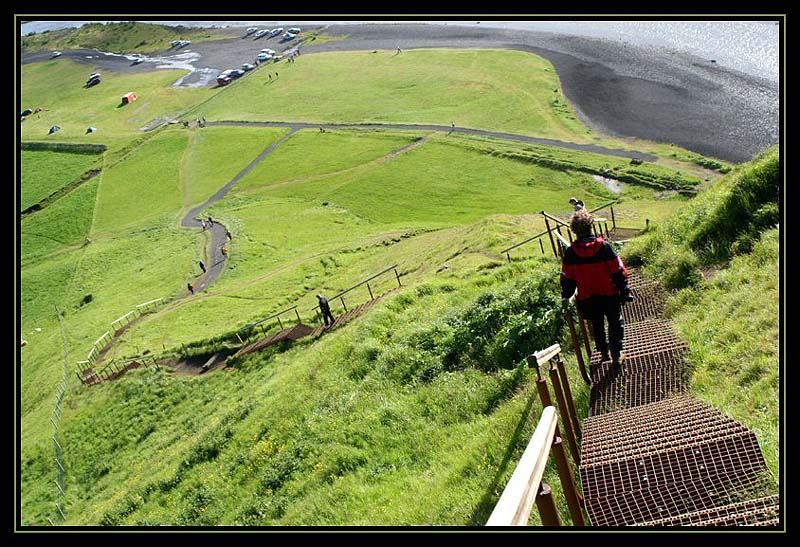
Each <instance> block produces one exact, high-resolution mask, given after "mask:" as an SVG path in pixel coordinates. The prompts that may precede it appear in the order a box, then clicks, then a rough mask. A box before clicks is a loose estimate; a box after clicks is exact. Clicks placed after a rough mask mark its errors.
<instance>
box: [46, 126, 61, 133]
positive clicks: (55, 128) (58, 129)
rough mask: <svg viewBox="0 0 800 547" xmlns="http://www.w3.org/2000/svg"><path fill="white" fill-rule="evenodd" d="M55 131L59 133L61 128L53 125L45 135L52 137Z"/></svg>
mask: <svg viewBox="0 0 800 547" xmlns="http://www.w3.org/2000/svg"><path fill="white" fill-rule="evenodd" d="M56 131H61V128H60V127H59V126H57V125H54V126H53V127H51V128H50V131H48V133H47V134H48V135H52V134H53V133H55V132H56Z"/></svg>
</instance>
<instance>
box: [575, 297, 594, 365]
mask: <svg viewBox="0 0 800 547" xmlns="http://www.w3.org/2000/svg"><path fill="white" fill-rule="evenodd" d="M578 322H579V323H580V324H581V334H582V335H583V343H584V346H586V355H588V356H589V362H590V363H591V362H592V345H591V343H590V342H589V333H587V332H586V323H584V319H583V316H582V315H581V311H580V310H578Z"/></svg>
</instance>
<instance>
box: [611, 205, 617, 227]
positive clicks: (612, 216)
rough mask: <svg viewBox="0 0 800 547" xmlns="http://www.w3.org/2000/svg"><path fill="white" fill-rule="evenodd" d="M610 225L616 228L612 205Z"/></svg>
mask: <svg viewBox="0 0 800 547" xmlns="http://www.w3.org/2000/svg"><path fill="white" fill-rule="evenodd" d="M611 227H612V228H614V230H616V229H617V221H616V219H615V218H614V206H613V205H612V206H611Z"/></svg>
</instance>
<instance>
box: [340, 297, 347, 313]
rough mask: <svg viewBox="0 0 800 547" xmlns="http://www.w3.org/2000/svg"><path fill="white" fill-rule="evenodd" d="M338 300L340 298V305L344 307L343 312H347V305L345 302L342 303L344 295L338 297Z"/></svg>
mask: <svg viewBox="0 0 800 547" xmlns="http://www.w3.org/2000/svg"><path fill="white" fill-rule="evenodd" d="M339 300H341V301H342V307H343V308H344V311H345V313H346V312H347V306H346V305H345V303H344V296H340V297H339Z"/></svg>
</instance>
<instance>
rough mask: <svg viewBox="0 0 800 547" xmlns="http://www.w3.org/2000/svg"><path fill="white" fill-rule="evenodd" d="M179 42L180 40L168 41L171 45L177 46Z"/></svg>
mask: <svg viewBox="0 0 800 547" xmlns="http://www.w3.org/2000/svg"><path fill="white" fill-rule="evenodd" d="M180 43H181V40H173V41H171V42H170V44H171V47H178V44H180Z"/></svg>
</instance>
